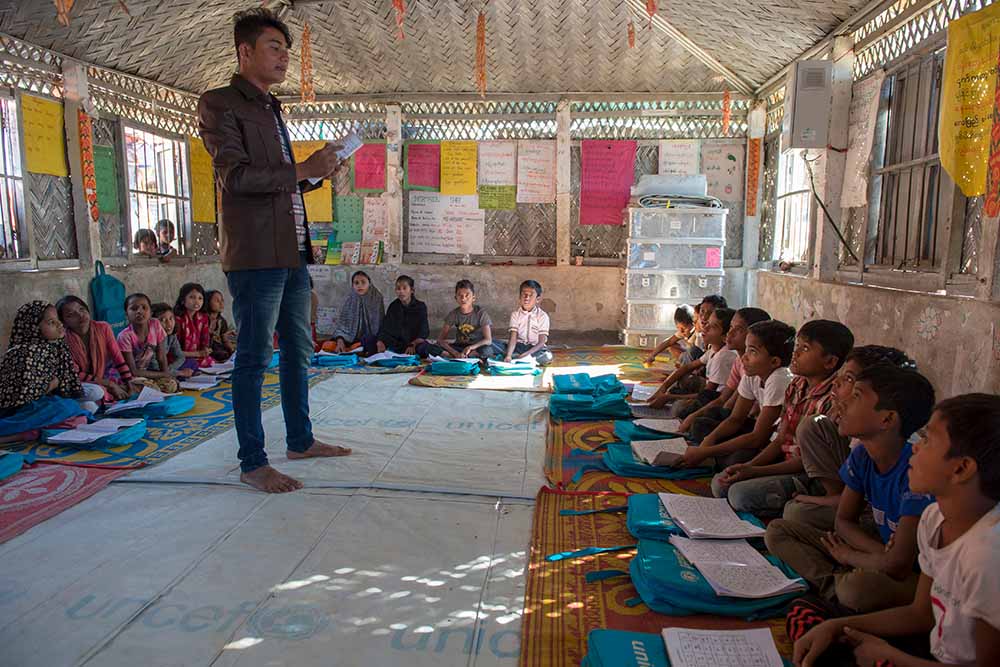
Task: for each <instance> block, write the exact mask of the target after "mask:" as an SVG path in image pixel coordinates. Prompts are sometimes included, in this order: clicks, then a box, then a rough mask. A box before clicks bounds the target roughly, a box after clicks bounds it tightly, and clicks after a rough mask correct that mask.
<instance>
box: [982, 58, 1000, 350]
mask: <svg viewBox="0 0 1000 667" xmlns="http://www.w3.org/2000/svg"><path fill="white" fill-rule="evenodd" d="M997 67H1000V55H998V58H997ZM993 128H994V130H993V131H992V132H990V158H989V164H988V167H989V169H987V171H986V174H987V176H986V197H985V198H984V201H983V215H985V216H987V217H990V218H995V217H996V216H997V215H998V214H1000V86H997V87H996V93H994V98H993ZM996 342H997V344H1000V337H997V339H996ZM993 351H994V356H996V358H997V359H1000V354H997V353H1000V348H998V347H996V346H994V348H993Z"/></svg>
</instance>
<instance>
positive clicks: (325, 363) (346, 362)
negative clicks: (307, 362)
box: [313, 354, 358, 368]
mask: <svg viewBox="0 0 1000 667" xmlns="http://www.w3.org/2000/svg"><path fill="white" fill-rule="evenodd" d="M357 365H358V355H356V354H333V355H331V354H314V355H313V366H319V367H320V368H350V367H352V366H357Z"/></svg>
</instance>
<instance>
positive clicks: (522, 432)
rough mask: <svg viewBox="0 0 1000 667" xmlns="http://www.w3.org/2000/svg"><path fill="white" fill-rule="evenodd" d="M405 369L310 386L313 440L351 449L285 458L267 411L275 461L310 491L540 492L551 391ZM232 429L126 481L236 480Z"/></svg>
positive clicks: (280, 429)
mask: <svg viewBox="0 0 1000 667" xmlns="http://www.w3.org/2000/svg"><path fill="white" fill-rule="evenodd" d="M409 377H410V376H408V375H349V374H346V375H343V374H337V375H334V376H333V377H332V378H331V379H329V380H326V381H324V382H322V383H320V384H318V385H316V386H315V387H313V388H312V389H311V390H310V411H311V417H312V420H313V431H314V434H315V435H316V437H318V438H319V439H321V440H324V441H326V442H329V443H332V444H338V445H345V446H347V447H351V448H353V449H354V453H353V454H352V455H351V456H348V457H343V458H334V459H313V460H306V461H302V460H300V461H288V460H287V459H286V457H285V425H284V419H283V416H282V413H281V409H280V408H273V409H271V410H269V411H267V412H265V413H264V428H265V433H266V435H267V450H268V456H269V457H270V459H271V462H272V463H273V464H275V465H276V466H277V467H278V468H279V469H281V470H282V471H283V472H287V473H288V474H291V475H293V476H295V477H297V478H299V479H300V480H302V481H303V482H304V483H305V484H306V485H307V486H308V487H312V488H324V487H327V488H330V487H333V488H336V487H372V488H384V489H395V490H418V491H437V492H453V493H482V494H487V495H490V494H492V495H504V496H509V497H520V498H534V496H535V494H536V492H537V491H538V488H539V487H540V486H542V485H544V483H545V479H544V472H543V470H542V460H543V457H544V449H545V428H546V419H547V417H546V415H547V407H548V396H547V395H546V394H532V393H528V392H506V391H504V392H501V391H496V392H493V391H460V390H455V389H436V388H429V387H413V386H410V385H408V384H407V381H408V380H409ZM236 451H237V444H236V434H235V432H233V431H229V432H227V433H224V434H222V435H219V436H217V437H215V438H213V439H212V440H209V441H207V442H205V443H202V444H201V445H199V446H198V447H196V448H194V449H192V450H191V451H188V452H184V453H183V454H180V455H178V456H176V457H174V458H173V459H170V460H168V461H165V462H164V463H162V464H159V465H157V466H154V467H151V468H148V469H142V470H138V471H135V472H133V473H130V474H129V475H128V476H127V477H124V478H122V480H121V481H122V482H143V481H145V482H167V481H172V482H201V483H214V484H239V468H238V462H237V459H236Z"/></svg>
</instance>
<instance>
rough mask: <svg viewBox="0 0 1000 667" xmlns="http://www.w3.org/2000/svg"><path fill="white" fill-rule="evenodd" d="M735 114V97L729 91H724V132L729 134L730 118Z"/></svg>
mask: <svg viewBox="0 0 1000 667" xmlns="http://www.w3.org/2000/svg"><path fill="white" fill-rule="evenodd" d="M732 114H733V98H732V96H731V95H730V94H729V91H728V90H727V91H726V92H724V93H722V134H729V119H730V118H731V117H732Z"/></svg>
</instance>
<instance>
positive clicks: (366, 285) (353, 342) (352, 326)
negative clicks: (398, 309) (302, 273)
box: [333, 271, 385, 357]
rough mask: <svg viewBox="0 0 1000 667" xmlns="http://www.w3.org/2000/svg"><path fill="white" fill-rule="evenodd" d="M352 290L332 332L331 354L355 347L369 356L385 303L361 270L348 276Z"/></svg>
mask: <svg viewBox="0 0 1000 667" xmlns="http://www.w3.org/2000/svg"><path fill="white" fill-rule="evenodd" d="M351 286H352V287H353V290H352V291H351V293H350V294H348V295H347V299H345V300H344V305H343V306H341V308H340V314H339V315H338V316H337V328H336V330H335V331H334V332H333V337H334V340H335V341H336V343H335V347H334V350H333V351H334V352H336V353H337V354H343V353H344V352H350V351H352V350H355V349H357V348H361V349H360V350H358V352H359V354H363V355H364V356H366V357H367V356H370V355H373V354H375V350H376V349H377V340H378V332H379V330H380V329H381V328H382V316H383V313H385V301H384V300H383V299H382V293H381V292H379V291H378V288H377V287H375V286H374V285H372V282H371V278H369V277H368V274H367V273H365V272H364V271H355V272H354V275H352V276H351Z"/></svg>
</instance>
